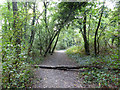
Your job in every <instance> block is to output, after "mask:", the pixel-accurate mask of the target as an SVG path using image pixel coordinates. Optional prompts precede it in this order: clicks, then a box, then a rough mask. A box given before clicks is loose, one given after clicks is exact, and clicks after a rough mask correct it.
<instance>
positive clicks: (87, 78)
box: [66, 46, 120, 87]
mask: <svg viewBox="0 0 120 90" xmlns="http://www.w3.org/2000/svg"><path fill="white" fill-rule="evenodd" d="M82 51H83V50H82V49H81V48H80V46H73V47H71V48H69V49H67V51H66V53H67V54H68V56H69V57H70V58H72V59H74V60H75V61H76V62H77V63H78V64H79V65H81V66H83V65H90V66H93V65H94V66H102V67H104V69H97V68H94V67H93V68H92V69H88V68H84V69H85V71H84V72H80V77H81V78H82V79H83V80H84V83H94V84H97V85H98V87H119V85H120V84H119V83H120V76H119V75H120V73H119V71H118V70H116V71H114V70H108V68H117V69H120V60H118V55H117V54H116V53H117V52H116V53H114V49H113V50H112V53H110V54H109V55H101V56H98V57H94V56H86V55H85V54H84V53H82ZM108 52H110V51H108Z"/></svg>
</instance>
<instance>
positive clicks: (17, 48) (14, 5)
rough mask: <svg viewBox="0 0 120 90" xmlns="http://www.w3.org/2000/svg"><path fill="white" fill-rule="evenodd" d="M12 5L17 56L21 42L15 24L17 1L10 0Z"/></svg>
mask: <svg viewBox="0 0 120 90" xmlns="http://www.w3.org/2000/svg"><path fill="white" fill-rule="evenodd" d="M12 5H13V17H14V23H13V29H14V35H15V38H16V43H15V46H16V53H17V57H19V54H20V53H21V48H20V44H21V40H20V30H19V28H18V27H16V26H17V17H18V16H17V11H18V8H17V2H12Z"/></svg>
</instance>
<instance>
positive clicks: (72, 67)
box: [32, 65, 120, 70]
mask: <svg viewBox="0 0 120 90" xmlns="http://www.w3.org/2000/svg"><path fill="white" fill-rule="evenodd" d="M32 67H34V68H38V67H39V68H43V69H58V70H68V69H80V68H97V69H104V67H102V66H70V65H57V66H48V65H32ZM108 70H120V69H119V68H108Z"/></svg>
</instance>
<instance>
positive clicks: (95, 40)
mask: <svg viewBox="0 0 120 90" xmlns="http://www.w3.org/2000/svg"><path fill="white" fill-rule="evenodd" d="M103 9H104V5H103V8H102V12H101V15H100V18H99V22H98V26H97V29H96V31H95V38H94V50H95V56H97V35H98V29H99V27H100V22H101V18H102V15H103Z"/></svg>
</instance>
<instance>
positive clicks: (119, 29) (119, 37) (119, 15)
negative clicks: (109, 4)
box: [117, 1, 120, 60]
mask: <svg viewBox="0 0 120 90" xmlns="http://www.w3.org/2000/svg"><path fill="white" fill-rule="evenodd" d="M119 11H120V1H119V2H118V12H117V13H118V60H119V59H120V13H119Z"/></svg>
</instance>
